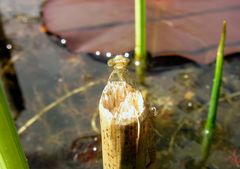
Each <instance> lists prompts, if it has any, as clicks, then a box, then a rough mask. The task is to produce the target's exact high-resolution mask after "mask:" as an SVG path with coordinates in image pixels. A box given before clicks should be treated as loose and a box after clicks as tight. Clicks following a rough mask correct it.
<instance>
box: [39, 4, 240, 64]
mask: <svg viewBox="0 0 240 169" xmlns="http://www.w3.org/2000/svg"><path fill="white" fill-rule="evenodd" d="M224 19H226V20H227V22H228V34H227V46H226V50H225V54H226V55H227V54H232V53H235V52H239V51H240V1H239V0H201V1H197V0H151V1H147V20H148V23H147V48H148V51H149V52H150V53H151V54H152V55H153V56H154V57H157V56H169V55H179V56H183V57H186V58H188V59H191V60H193V61H196V62H198V63H201V64H207V63H210V62H212V61H213V60H214V59H215V56H216V51H217V46H218V41H219V39H220V34H221V26H222V22H223V20H224ZM43 21H44V25H45V26H46V28H47V31H48V32H50V33H52V34H54V35H57V36H60V37H62V38H64V39H66V41H67V48H68V49H69V50H70V51H73V52H94V53H95V52H96V51H100V52H101V53H102V54H105V53H107V52H111V53H113V54H121V53H124V52H127V51H131V50H133V49H134V1H130V0H48V1H47V2H46V3H45V4H44V6H43Z"/></svg>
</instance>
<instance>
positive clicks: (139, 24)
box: [135, 0, 147, 83]
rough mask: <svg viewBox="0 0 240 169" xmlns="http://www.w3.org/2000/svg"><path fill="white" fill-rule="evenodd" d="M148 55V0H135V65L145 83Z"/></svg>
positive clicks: (137, 72)
mask: <svg viewBox="0 0 240 169" xmlns="http://www.w3.org/2000/svg"><path fill="white" fill-rule="evenodd" d="M146 55H147V52H146V1H145V0H135V66H136V74H137V77H138V80H139V81H140V82H141V83H144V72H145V68H146Z"/></svg>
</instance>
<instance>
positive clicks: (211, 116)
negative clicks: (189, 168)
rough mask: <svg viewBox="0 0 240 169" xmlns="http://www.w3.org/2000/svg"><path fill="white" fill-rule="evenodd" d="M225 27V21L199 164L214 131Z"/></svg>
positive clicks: (209, 145)
mask: <svg viewBox="0 0 240 169" xmlns="http://www.w3.org/2000/svg"><path fill="white" fill-rule="evenodd" d="M226 27H227V23H226V21H224V22H223V30H222V35H221V39H220V42H219V47H218V51H217V59H216V68H215V75H214V82H213V87H212V91H211V99H210V104H209V109H208V116H207V122H206V124H205V128H204V131H203V140H202V145H201V159H200V164H204V163H205V162H206V160H207V159H208V156H209V153H210V150H211V145H212V139H213V135H214V129H215V125H216V116H217V107H218V101H219V94H220V88H221V82H222V70H223V57H224V47H225V37H226Z"/></svg>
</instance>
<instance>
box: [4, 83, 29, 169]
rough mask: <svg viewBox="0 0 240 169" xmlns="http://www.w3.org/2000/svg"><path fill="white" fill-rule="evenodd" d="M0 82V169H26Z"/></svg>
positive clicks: (24, 159) (26, 165)
mask: <svg viewBox="0 0 240 169" xmlns="http://www.w3.org/2000/svg"><path fill="white" fill-rule="evenodd" d="M28 168H29V167H28V164H27V161H26V157H25V155H24V153H23V149H22V147H21V144H20V141H19V137H18V135H17V131H16V128H15V125H14V122H13V120H12V117H11V113H10V110H9V107H8V104H7V100H6V97H5V94H4V91H3V88H2V84H1V82H0V169H28Z"/></svg>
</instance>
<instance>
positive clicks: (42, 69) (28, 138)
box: [0, 0, 240, 169]
mask: <svg viewBox="0 0 240 169" xmlns="http://www.w3.org/2000/svg"><path fill="white" fill-rule="evenodd" d="M41 3H42V2H41V1H38V0H1V1H0V13H1V29H2V31H1V34H2V35H1V39H0V40H1V56H0V57H1V69H0V73H1V77H2V79H3V81H4V86H5V89H6V91H7V93H8V99H9V102H10V105H11V108H12V111H13V112H14V113H13V116H14V117H15V118H16V119H17V120H16V124H17V128H20V127H21V126H23V125H24V124H25V122H26V121H27V120H29V119H31V118H32V117H33V116H34V115H36V114H37V113H38V112H40V111H41V110H43V109H44V108H45V107H46V106H47V105H49V104H51V103H52V102H55V101H56V100H57V99H59V98H60V97H62V96H64V95H66V94H67V93H69V92H70V91H72V90H73V89H75V88H79V87H82V86H86V85H88V84H89V83H90V82H93V83H97V82H98V81H99V80H100V81H101V82H98V83H97V84H95V85H93V86H92V87H89V88H87V89H86V90H84V92H81V93H78V94H76V95H74V96H72V97H69V98H68V99H66V100H65V101H63V102H62V103H61V104H59V105H57V106H56V107H54V108H53V109H51V110H50V111H47V112H46V113H45V114H44V115H42V116H41V118H39V119H38V120H37V121H36V122H35V123H34V124H32V125H31V126H30V127H29V128H27V129H26V130H25V131H24V132H23V133H22V134H21V136H20V137H21V142H22V145H23V147H24V150H25V152H26V154H27V157H28V160H29V164H30V167H31V168H32V169H48V168H49V169H70V168H71V169H74V168H76V169H77V168H89V169H94V168H102V162H101V146H100V140H99V134H98V133H97V132H96V131H95V130H94V128H93V126H92V123H91V122H93V121H94V120H93V119H94V116H95V114H96V113H97V107H98V100H99V98H100V95H101V92H102V89H103V87H104V84H105V83H106V81H107V78H108V76H109V73H110V70H109V69H108V68H107V65H106V64H103V63H100V62H97V61H95V60H93V59H91V57H90V56H89V55H87V54H72V53H69V52H68V51H67V50H66V49H65V48H63V47H61V45H60V43H58V44H56V43H54V42H53V40H51V38H49V37H48V36H47V35H46V34H44V33H41V32H40V27H41V18H40V15H39V13H40V10H41V8H40V7H41ZM169 62H172V61H171V60H169ZM165 66H166V65H164V64H161V67H160V68H159V69H161V70H164V71H159V72H158V73H150V74H148V75H147V78H146V81H147V84H148V89H149V92H150V104H151V105H152V106H154V107H155V108H156V110H157V116H156V117H155V120H154V121H155V128H156V147H157V150H158V151H157V160H158V163H159V165H160V166H161V168H162V169H164V168H169V169H170V168H171V169H175V168H178V169H179V168H182V169H183V168H186V166H187V164H188V163H189V162H191V161H193V160H195V159H197V158H198V157H199V151H200V146H199V143H200V140H201V131H202V126H203V123H204V119H205V117H206V113H207V109H206V108H207V104H208V101H209V96H210V90H211V85H212V78H213V72H214V65H207V66H200V65H196V64H193V63H185V64H181V65H179V66H178V65H177V66H173V67H167V68H166V67H165ZM239 96H240V57H239V54H235V55H233V56H231V57H228V58H227V59H226V60H225V64H224V76H223V85H222V94H221V102H220V105H219V114H218V120H217V129H216V137H215V140H214V146H213V151H212V155H211V157H210V159H209V162H208V164H207V166H208V168H209V169H220V168H223V169H236V168H240V142H239V139H240V132H239V129H240V126H239V120H240V114H239V113H240V97H239ZM238 154H239V155H238Z"/></svg>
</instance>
